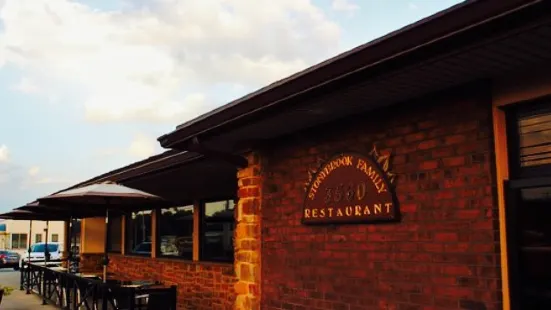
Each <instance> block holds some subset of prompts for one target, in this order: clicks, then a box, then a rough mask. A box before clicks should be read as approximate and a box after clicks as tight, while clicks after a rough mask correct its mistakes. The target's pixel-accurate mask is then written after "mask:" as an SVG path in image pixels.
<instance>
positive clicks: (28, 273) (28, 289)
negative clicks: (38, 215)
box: [21, 220, 33, 294]
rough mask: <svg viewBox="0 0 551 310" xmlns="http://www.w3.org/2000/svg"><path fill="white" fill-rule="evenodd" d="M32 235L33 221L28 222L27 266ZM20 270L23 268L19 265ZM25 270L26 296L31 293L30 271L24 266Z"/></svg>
mask: <svg viewBox="0 0 551 310" xmlns="http://www.w3.org/2000/svg"><path fill="white" fill-rule="evenodd" d="M32 235H33V220H30V221H29V238H28V239H29V248H28V249H27V264H30V263H31V246H32V241H33V238H32ZM21 268H23V264H21ZM26 268H27V292H26V293H27V294H30V293H31V271H30V269H29V266H28V265H27V266H26Z"/></svg>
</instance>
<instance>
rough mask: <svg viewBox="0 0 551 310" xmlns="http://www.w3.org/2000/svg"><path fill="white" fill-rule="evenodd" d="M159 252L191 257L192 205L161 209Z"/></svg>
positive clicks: (167, 254)
mask: <svg viewBox="0 0 551 310" xmlns="http://www.w3.org/2000/svg"><path fill="white" fill-rule="evenodd" d="M159 239H160V243H159V252H160V254H161V255H163V256H172V257H181V258H185V259H192V258H193V206H184V207H174V208H168V209H161V213H160V217H159Z"/></svg>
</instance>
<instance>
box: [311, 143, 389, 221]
mask: <svg viewBox="0 0 551 310" xmlns="http://www.w3.org/2000/svg"><path fill="white" fill-rule="evenodd" d="M388 170H389V155H384V156H381V155H379V154H378V152H377V150H376V149H375V148H373V151H371V153H370V154H369V156H363V155H360V154H356V153H343V154H339V155H337V156H335V157H333V158H331V159H329V160H327V161H326V162H325V163H324V164H323V165H321V167H320V168H319V169H317V170H316V171H312V172H311V173H310V178H309V179H310V180H309V181H308V183H307V186H306V198H305V201H304V207H303V213H302V223H303V224H345V223H371V222H380V221H394V220H397V216H398V206H397V204H396V199H395V195H394V188H393V184H392V183H393V182H394V174H392V173H390V172H389V171H388Z"/></svg>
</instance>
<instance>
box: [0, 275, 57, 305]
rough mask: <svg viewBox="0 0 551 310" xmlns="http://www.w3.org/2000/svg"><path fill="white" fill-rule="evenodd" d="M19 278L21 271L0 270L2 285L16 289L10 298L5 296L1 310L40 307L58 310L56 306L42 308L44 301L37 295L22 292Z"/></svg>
mask: <svg viewBox="0 0 551 310" xmlns="http://www.w3.org/2000/svg"><path fill="white" fill-rule="evenodd" d="M19 276H20V274H19V271H14V270H13V269H12V268H4V269H0V284H1V285H3V286H11V287H12V288H13V289H14V290H13V292H12V293H11V295H10V296H4V298H3V299H2V304H1V305H0V309H2V310H32V309H38V308H39V307H40V309H44V310H51V309H57V308H56V307H54V306H41V305H42V301H41V299H40V298H39V297H38V296H37V295H34V294H33V295H26V294H25V291H20V290H19Z"/></svg>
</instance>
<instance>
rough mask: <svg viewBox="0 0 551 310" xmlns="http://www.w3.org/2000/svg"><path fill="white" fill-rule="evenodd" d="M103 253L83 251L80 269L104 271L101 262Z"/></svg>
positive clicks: (83, 270) (82, 270) (84, 270)
mask: <svg viewBox="0 0 551 310" xmlns="http://www.w3.org/2000/svg"><path fill="white" fill-rule="evenodd" d="M102 259H103V253H82V254H80V262H79V269H80V270H81V272H85V273H86V272H103V266H102V264H101V262H102Z"/></svg>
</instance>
